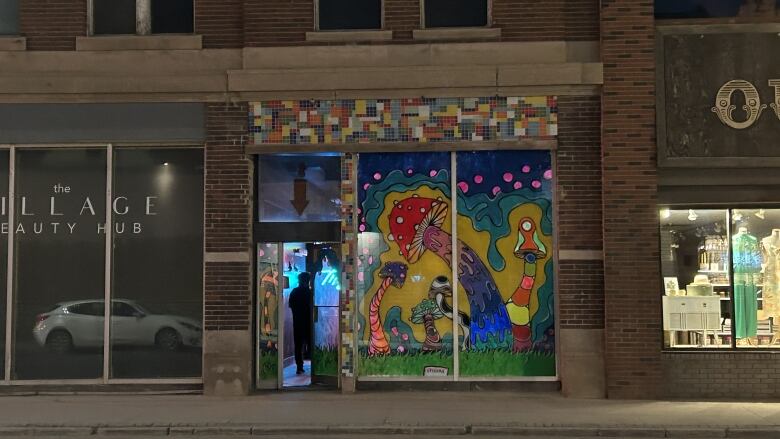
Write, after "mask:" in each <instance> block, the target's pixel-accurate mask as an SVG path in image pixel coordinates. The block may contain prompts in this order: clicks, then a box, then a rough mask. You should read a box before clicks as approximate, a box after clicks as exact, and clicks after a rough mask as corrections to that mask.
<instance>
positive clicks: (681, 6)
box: [655, 0, 780, 19]
mask: <svg viewBox="0 0 780 439" xmlns="http://www.w3.org/2000/svg"><path fill="white" fill-rule="evenodd" d="M778 10H780V0H656V2H655V16H656V18H662V19H663V18H716V17H773V16H775V15H777V11H778Z"/></svg>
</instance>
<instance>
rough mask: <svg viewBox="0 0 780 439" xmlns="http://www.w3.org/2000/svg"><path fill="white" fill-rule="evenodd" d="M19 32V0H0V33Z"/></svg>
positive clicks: (12, 33)
mask: <svg viewBox="0 0 780 439" xmlns="http://www.w3.org/2000/svg"><path fill="white" fill-rule="evenodd" d="M18 33H19V0H0V35H16V34H18Z"/></svg>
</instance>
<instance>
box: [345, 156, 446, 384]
mask: <svg viewBox="0 0 780 439" xmlns="http://www.w3.org/2000/svg"><path fill="white" fill-rule="evenodd" d="M450 175H451V174H450V154H449V153H416V154H361V155H360V156H359V158H358V193H359V199H360V203H359V207H358V218H359V224H358V231H359V233H358V258H357V264H358V278H357V288H358V292H359V296H358V300H359V303H360V305H359V308H358V309H359V312H360V314H359V316H358V326H357V331H358V334H359V337H358V340H359V353H360V359H359V361H358V373H359V374H360V375H361V376H367V375H368V376H423V375H425V374H426V370H427V371H436V373H437V374H440V375H448V374H451V373H452V364H453V360H452V355H453V349H452V345H453V336H452V322H451V321H450V320H448V319H446V318H444V312H443V311H442V310H441V309H440V308H439V306H438V303H437V302H435V297H436V293H437V292H441V291H443V289H442V288H440V287H439V284H441V283H442V282H441V281H440V279H447V278H449V277H450V273H451V272H452V270H451V269H450V267H449V262H448V260H447V257H448V256H442V255H443V253H439V252H436V251H427V250H428V249H429V248H430V247H427V246H426V243H427V242H426V240H425V239H424V238H425V236H424V235H425V230H426V228H427V227H429V228H430V229H431V230H434V229H435V230H438V231H440V232H441V234H449V233H452V221H451V219H450V215H449V214H448V206H449V204H450V195H451V189H450V188H451V186H450ZM413 221H414V222H413ZM415 222H416V223H415ZM431 245H433V244H431Z"/></svg>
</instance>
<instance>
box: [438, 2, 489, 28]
mask: <svg viewBox="0 0 780 439" xmlns="http://www.w3.org/2000/svg"><path fill="white" fill-rule="evenodd" d="M424 2H425V27H426V28H431V27H478V26H487V24H488V0H424Z"/></svg>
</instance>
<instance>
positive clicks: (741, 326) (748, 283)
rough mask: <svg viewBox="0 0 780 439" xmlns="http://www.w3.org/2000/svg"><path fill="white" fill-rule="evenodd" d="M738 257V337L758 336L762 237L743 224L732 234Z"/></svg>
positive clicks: (735, 278)
mask: <svg viewBox="0 0 780 439" xmlns="http://www.w3.org/2000/svg"><path fill="white" fill-rule="evenodd" d="M732 244H733V246H734V247H733V251H734V253H733V257H734V325H735V328H736V337H737V338H738V339H739V338H747V337H755V336H756V333H757V331H758V320H757V319H758V297H757V294H756V275H757V274H758V273H760V272H761V253H760V252H759V246H758V239H756V237H755V236H753V235H751V234H749V233H748V231H747V228H746V227H740V228H739V233H737V234H736V235H734V236H733V237H732Z"/></svg>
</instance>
